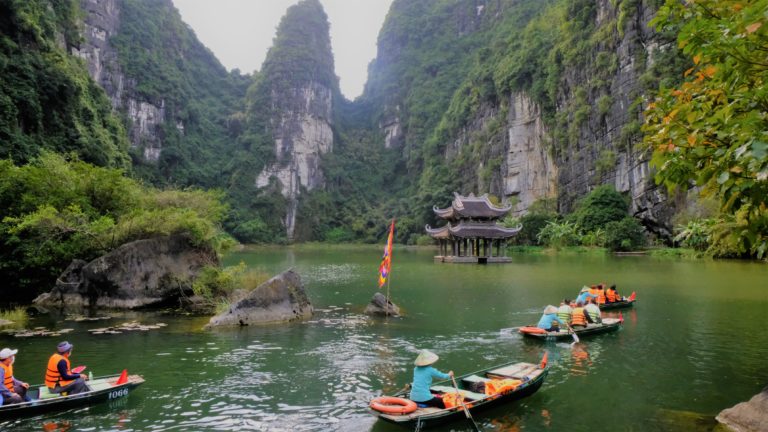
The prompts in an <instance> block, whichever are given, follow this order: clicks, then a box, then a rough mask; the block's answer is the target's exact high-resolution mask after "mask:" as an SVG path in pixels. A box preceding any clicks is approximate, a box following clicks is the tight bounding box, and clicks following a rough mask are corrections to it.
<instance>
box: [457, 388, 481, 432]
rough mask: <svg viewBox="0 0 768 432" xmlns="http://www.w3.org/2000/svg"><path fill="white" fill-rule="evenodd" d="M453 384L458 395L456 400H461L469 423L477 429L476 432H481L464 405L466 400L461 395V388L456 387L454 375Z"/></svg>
mask: <svg viewBox="0 0 768 432" xmlns="http://www.w3.org/2000/svg"><path fill="white" fill-rule="evenodd" d="M451 382H452V383H453V388H454V389H455V390H456V394H457V395H458V397H457V398H456V399H458V400H459V403H460V404H461V407H462V408H463V409H464V414H465V415H466V416H467V418H468V419H469V421H470V422H472V427H473V428H475V431H476V432H480V428H479V427H477V423H475V419H473V418H472V414H470V413H469V409H467V406H466V405H464V398H463V397H462V396H461V393H459V386H457V385H456V378H454V377H453V375H451Z"/></svg>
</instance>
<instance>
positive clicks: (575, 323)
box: [571, 301, 589, 328]
mask: <svg viewBox="0 0 768 432" xmlns="http://www.w3.org/2000/svg"><path fill="white" fill-rule="evenodd" d="M588 319H589V317H588V316H587V313H586V312H584V303H583V302H581V301H578V302H576V307H575V308H573V310H572V311H571V327H574V328H584V327H586V326H587V320H588Z"/></svg>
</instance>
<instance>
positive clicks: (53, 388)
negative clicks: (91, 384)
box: [45, 341, 88, 395]
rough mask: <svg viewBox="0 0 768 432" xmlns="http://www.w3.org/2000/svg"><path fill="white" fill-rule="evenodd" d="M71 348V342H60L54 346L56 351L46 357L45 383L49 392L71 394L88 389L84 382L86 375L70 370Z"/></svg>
mask: <svg viewBox="0 0 768 432" xmlns="http://www.w3.org/2000/svg"><path fill="white" fill-rule="evenodd" d="M72 348H73V346H72V344H71V343H69V342H66V341H65V342H62V343H60V344H59V345H58V346H57V347H56V352H55V353H54V354H53V355H52V356H51V358H50V359H48V369H47V370H46V371H45V385H46V386H47V387H48V390H50V392H51V393H66V394H67V395H73V394H77V393H83V392H86V391H88V386H87V385H86V384H85V380H87V379H88V375H85V374H83V375H81V374H78V373H73V372H72V371H71V364H70V363H69V356H70V355H72Z"/></svg>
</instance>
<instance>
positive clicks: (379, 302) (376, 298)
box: [364, 292, 400, 316]
mask: <svg viewBox="0 0 768 432" xmlns="http://www.w3.org/2000/svg"><path fill="white" fill-rule="evenodd" d="M364 313H366V314H368V315H380V316H387V315H389V316H400V308H399V307H398V306H397V305H396V304H394V303H392V302H391V301H389V302H388V301H387V298H386V297H385V296H384V294H382V293H380V292H377V293H376V294H374V295H373V298H372V299H371V302H370V303H368V306H366V307H365V311H364Z"/></svg>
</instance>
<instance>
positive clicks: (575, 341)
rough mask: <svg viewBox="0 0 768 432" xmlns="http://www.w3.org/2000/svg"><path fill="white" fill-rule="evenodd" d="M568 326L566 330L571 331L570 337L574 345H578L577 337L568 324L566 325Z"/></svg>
mask: <svg viewBox="0 0 768 432" xmlns="http://www.w3.org/2000/svg"><path fill="white" fill-rule="evenodd" d="M566 326H568V330H570V331H571V337H573V342H574V343H579V342H580V341H579V336H578V335H577V334H576V332H575V331H574V330H573V327H571V326H570V325H569V324H566Z"/></svg>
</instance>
